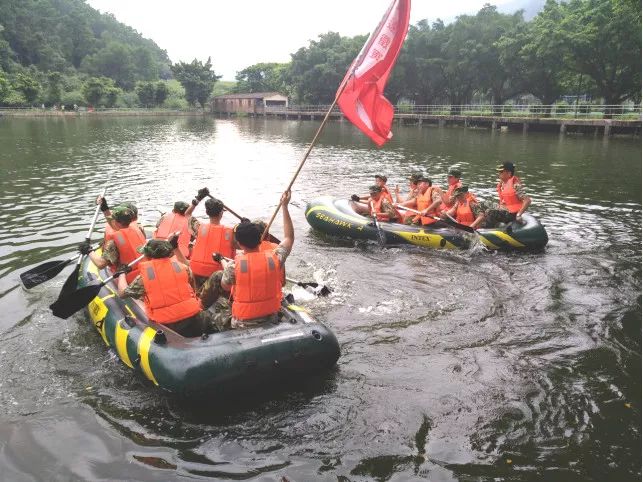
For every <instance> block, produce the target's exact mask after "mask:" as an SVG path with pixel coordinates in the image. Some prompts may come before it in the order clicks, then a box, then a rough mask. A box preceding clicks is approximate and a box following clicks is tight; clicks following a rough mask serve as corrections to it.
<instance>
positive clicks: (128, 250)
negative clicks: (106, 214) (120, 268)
mask: <svg viewBox="0 0 643 482" xmlns="http://www.w3.org/2000/svg"><path fill="white" fill-rule="evenodd" d="M110 229H111V228H110ZM108 241H114V243H115V244H116V249H118V261H119V263H121V264H129V263H131V262H132V261H134V260H135V259H136V258H138V257H139V256H140V254H139V252H138V251H136V249H137V248H140V247H141V246H143V245H144V244H145V236H143V233H141V230H140V229H139V228H138V227H133V226H132V225H131V224H130V225H129V226H128V227H126V228H123V229H118V230H114V229H112V230H111V231H110V232H109V233H108V234H107V235H106V236H105V242H108ZM139 264H140V263H139ZM116 268H117V267H116V266H113V265H110V266H109V269H110V271H111V272H112V273H114V272H115V271H116ZM138 270H139V268H138V265H134V267H133V268H132V271H130V272H129V273H127V275H125V279H127V282H128V283H131V282H132V281H134V278H136V276H138V274H139V272H138Z"/></svg>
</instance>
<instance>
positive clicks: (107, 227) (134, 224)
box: [103, 221, 145, 242]
mask: <svg viewBox="0 0 643 482" xmlns="http://www.w3.org/2000/svg"><path fill="white" fill-rule="evenodd" d="M130 227H132V228H136V229H138V230H139V231H140V232H141V233H142V234H143V236H145V231H143V228H141V227H140V226H139V225H138V222H137V221H132V222H131V223H130ZM115 231H116V230H115V229H114V228H112V227H111V226H110V225H109V223H105V237H104V239H103V241H104V242H105V241H107V237H108V236H110V235H112V234H113V233H114V232H115Z"/></svg>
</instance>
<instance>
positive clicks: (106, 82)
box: [82, 77, 121, 107]
mask: <svg viewBox="0 0 643 482" xmlns="http://www.w3.org/2000/svg"><path fill="white" fill-rule="evenodd" d="M82 92H83V96H84V97H85V99H86V100H87V102H88V103H89V105H91V106H93V107H98V106H99V105H105V106H107V107H111V106H113V105H115V104H116V101H117V98H118V95H119V94H120V92H121V91H120V89H119V88H118V87H116V85H115V84H114V81H113V80H112V79H109V78H107V77H90V78H89V79H87V81H86V82H85V83H84V84H83V88H82Z"/></svg>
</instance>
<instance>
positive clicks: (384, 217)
mask: <svg viewBox="0 0 643 482" xmlns="http://www.w3.org/2000/svg"><path fill="white" fill-rule="evenodd" d="M384 199H387V198H386V196H385V195H384V194H382V195H381V196H380V198H379V199H378V200H377V201H375V200H373V199H371V200H369V202H368V207H369V210H370V213H371V216H372V215H373V214H375V215H376V216H377V220H378V221H395V220H397V219H398V218H399V213H398V215H397V217H395V218H394V219H391V217H390V216H389V215H388V214H387V213H385V212H382V202H383V201H384ZM389 202H391V201H389ZM396 212H397V211H396Z"/></svg>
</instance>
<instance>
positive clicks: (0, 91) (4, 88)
mask: <svg viewBox="0 0 643 482" xmlns="http://www.w3.org/2000/svg"><path fill="white" fill-rule="evenodd" d="M9 88H10V85H9V81H8V80H7V77H6V76H5V74H4V72H2V70H0V102H2V101H3V99H4V98H5V96H6V95H7V94H8V93H9Z"/></svg>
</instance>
